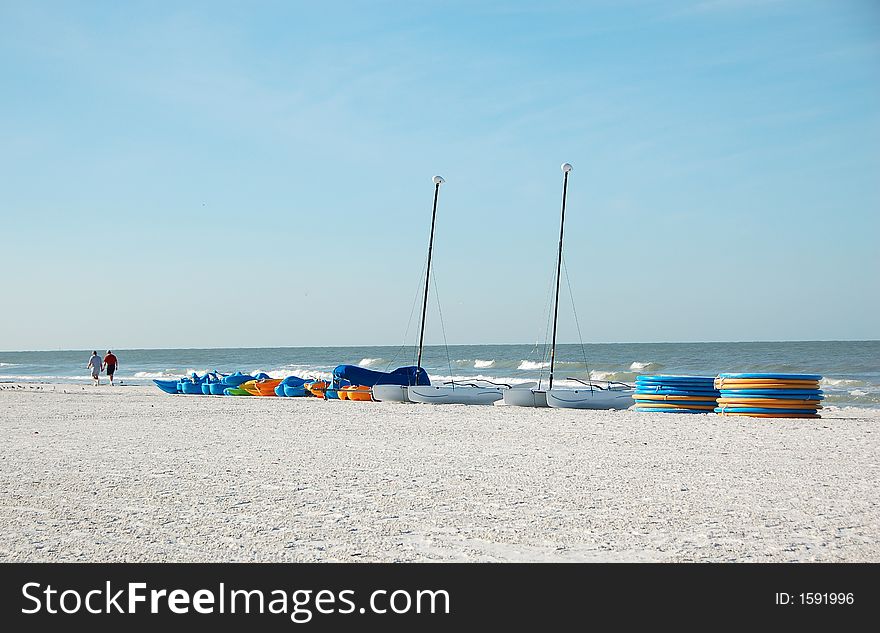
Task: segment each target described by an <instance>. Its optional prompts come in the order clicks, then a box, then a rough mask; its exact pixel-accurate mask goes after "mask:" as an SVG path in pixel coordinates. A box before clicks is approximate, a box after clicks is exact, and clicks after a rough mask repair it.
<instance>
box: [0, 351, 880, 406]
mask: <svg viewBox="0 0 880 633" xmlns="http://www.w3.org/2000/svg"><path fill="white" fill-rule="evenodd" d="M98 351H99V352H100V353H101V354H103V353H104V352H106V350H98ZM114 353H115V354H116V355H117V356H118V357H119V362H120V367H119V372H118V373H117V379H118V380H120V381H121V382H122V383H123V384H150V381H151V380H152V379H153V378H175V377H180V376H186V375H189V374H190V373H192V372H197V373H199V374H202V373H205V372H206V371H214V370H216V371H219V372H223V373H228V372H232V371H235V370H241V371H243V372H249V373H253V372H258V371H264V372H266V373H268V374H269V375H271V376H273V377H276V378H281V377H283V376H288V375H297V376H302V377H315V378H327V377H329V376H330V372H331V371H332V370H333V368H334V367H335V366H336V365H339V364H356V365H362V366H364V367H369V368H370V369H377V370H387V369H390V368H394V367H399V366H402V365H411V364H415V350H414V349H413V348H412V347H390V346H389V347H276V348H250V349H249V348H241V349H131V350H114ZM90 354H91V350H80V351H40V352H0V382H13V381H16V382H64V383H83V384H86V383H87V381H88V380H89V379H90V378H89V373H88V370H87V369H86V363H87V362H88V359H89V355H90ZM547 360H548V359H547V357H546V353H545V350H544V348H543V346H540V345H539V346H534V345H450V346H449V347H448V348H447V347H444V346H429V347H426V348H425V352H424V355H423V357H422V366H423V367H425V369H426V370H427V371H428V373H429V375H430V376H431V379H432V380H433V381H435V382H442V381H446V380H450V379H455V380H467V379H469V378H470V379H483V380H490V381H493V382H497V383H505V384H516V383H522V382H527V381H532V380H540V379H542V380H546V379H547V365H548V362H547ZM585 361H586V363H585ZM720 372H773V373H777V372H780V373H808V374H821V375H822V376H823V377H824V379H823V381H822V387H823V389H824V390H825V393H826V396H827V400H826V404H827V405H834V406H857V407H871V408H880V341H798V342H779V343H772V342H752V343H749V342H744V343H607V344H599V343H593V344H585V345H584V346H583V347H582V346H581V345H578V344H564V345H560V346H559V347H558V350H557V367H556V376H555V380H557V381H560V380H561V381H562V384H565V383H566V382H567V381H565V379H566V378H569V377H571V378H578V379H585V378H586V377H587V376H590V377H592V378H593V379H596V380H619V381H632V380H634V379H635V377H636V376H637V375H639V374H657V373H662V374H694V375H703V376H713V375H716V374H718V373H720ZM570 384H574V383H570Z"/></svg>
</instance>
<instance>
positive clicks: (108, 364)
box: [104, 349, 119, 386]
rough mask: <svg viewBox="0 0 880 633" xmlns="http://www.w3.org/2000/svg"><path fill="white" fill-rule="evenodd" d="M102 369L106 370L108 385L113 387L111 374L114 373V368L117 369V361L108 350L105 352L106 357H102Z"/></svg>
mask: <svg viewBox="0 0 880 633" xmlns="http://www.w3.org/2000/svg"><path fill="white" fill-rule="evenodd" d="M104 367H105V368H106V369H107V377H108V378H110V385H111V386H113V374H115V373H116V368H117V367H119V359H118V358H116V356H115V355H114V354H113V352H111V351H110V350H109V349H108V350H107V355H106V356H105V357H104Z"/></svg>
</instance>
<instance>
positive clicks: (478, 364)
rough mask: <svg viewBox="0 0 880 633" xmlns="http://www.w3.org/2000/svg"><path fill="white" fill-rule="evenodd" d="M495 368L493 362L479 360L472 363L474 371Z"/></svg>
mask: <svg viewBox="0 0 880 633" xmlns="http://www.w3.org/2000/svg"><path fill="white" fill-rule="evenodd" d="M494 366H495V361H494V360H480V359H479V358H478V359H476V360H475V361H474V369H489V368H490V367H494Z"/></svg>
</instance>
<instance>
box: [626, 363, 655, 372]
mask: <svg viewBox="0 0 880 633" xmlns="http://www.w3.org/2000/svg"><path fill="white" fill-rule="evenodd" d="M662 367H663V365H661V364H660V363H654V362H651V361H647V362H641V361H635V362H633V363H632V364H631V365H630V366H629V368H630V371H638V372H643V371H655V370H657V369H661V368H662Z"/></svg>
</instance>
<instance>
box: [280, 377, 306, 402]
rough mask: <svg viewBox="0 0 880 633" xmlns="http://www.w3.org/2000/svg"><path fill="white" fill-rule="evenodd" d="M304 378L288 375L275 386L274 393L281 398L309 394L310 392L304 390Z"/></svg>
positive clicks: (299, 396)
mask: <svg viewBox="0 0 880 633" xmlns="http://www.w3.org/2000/svg"><path fill="white" fill-rule="evenodd" d="M305 384H306V380H305V379H303V378H299V377H298V376H288V377H287V378H285V379H284V380H282V381H281V382H280V383H278V386H277V387H275V395H276V396H281V397H283V398H302V397H303V396H311V395H312V394H311V392H309V391H306V388H305Z"/></svg>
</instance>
